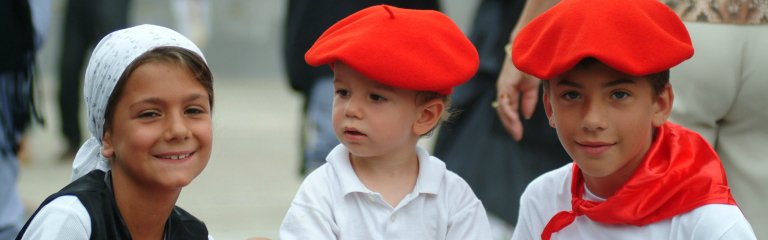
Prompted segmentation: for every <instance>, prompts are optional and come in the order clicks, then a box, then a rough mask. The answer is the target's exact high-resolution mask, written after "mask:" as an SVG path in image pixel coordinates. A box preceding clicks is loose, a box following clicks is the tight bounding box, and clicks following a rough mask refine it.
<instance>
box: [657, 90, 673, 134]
mask: <svg viewBox="0 0 768 240" xmlns="http://www.w3.org/2000/svg"><path fill="white" fill-rule="evenodd" d="M674 100H675V94H674V93H673V92H672V85H671V84H669V83H667V85H666V86H664V89H663V90H661V93H659V96H657V97H656V101H654V103H653V118H652V123H653V126H654V127H659V126H661V125H662V124H664V122H666V121H667V118H669V115H670V114H671V113H672V102H673V101H674Z"/></svg>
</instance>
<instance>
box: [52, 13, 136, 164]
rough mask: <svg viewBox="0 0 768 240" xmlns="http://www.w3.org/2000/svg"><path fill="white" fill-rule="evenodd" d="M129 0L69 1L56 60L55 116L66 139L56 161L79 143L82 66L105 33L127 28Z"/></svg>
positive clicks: (68, 157) (69, 156)
mask: <svg viewBox="0 0 768 240" xmlns="http://www.w3.org/2000/svg"><path fill="white" fill-rule="evenodd" d="M129 6H130V0H69V1H67V5H66V13H65V15H66V16H65V18H66V19H65V22H64V36H63V39H62V45H61V53H60V58H59V93H58V100H59V101H58V103H59V116H60V123H61V132H62V134H63V136H64V138H65V139H66V144H65V149H64V152H63V153H62V155H61V157H60V159H61V160H62V161H64V160H67V161H68V160H71V159H73V157H74V156H75V153H77V149H78V148H80V144H81V143H82V135H81V130H80V95H81V92H82V88H83V87H82V84H81V77H82V71H83V64H84V63H85V60H86V58H87V56H88V55H89V54H88V53H89V52H90V50H91V49H92V48H93V47H94V45H96V43H97V42H98V41H99V40H100V39H101V38H102V37H104V36H105V35H107V34H108V33H110V32H112V31H114V30H117V29H121V28H125V27H127V26H128V9H129Z"/></svg>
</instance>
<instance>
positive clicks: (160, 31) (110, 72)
mask: <svg viewBox="0 0 768 240" xmlns="http://www.w3.org/2000/svg"><path fill="white" fill-rule="evenodd" d="M162 46H176V47H181V48H185V49H187V50H190V51H192V52H194V53H196V54H197V55H199V56H200V57H201V58H203V60H204V61H205V57H204V56H203V53H202V52H201V51H200V49H198V48H197V46H195V44H194V43H192V41H190V40H189V39H187V38H186V37H184V36H183V35H181V34H179V33H177V32H175V31H173V30H171V29H168V28H165V27H160V26H155V25H140V26H136V27H131V28H126V29H122V30H118V31H115V32H112V33H110V34H109V35H107V36H106V37H104V38H103V39H101V41H100V42H99V44H98V45H96V48H95V49H94V50H93V54H92V55H91V59H90V61H89V62H88V68H87V69H86V72H85V84H84V88H83V96H84V97H85V105H86V108H87V110H88V131H89V132H90V133H91V137H90V138H89V139H88V140H87V141H85V143H84V144H83V146H81V147H80V150H78V151H77V155H76V156H75V161H74V162H73V163H72V179H71V180H72V181H74V180H75V179H78V178H80V177H82V176H84V175H86V174H88V173H89V172H91V171H92V170H94V169H100V170H102V171H107V170H109V169H110V165H109V162H108V161H107V159H106V158H105V157H104V156H102V155H101V148H102V146H101V140H102V136H103V133H104V118H105V116H104V113H105V111H106V108H107V101H109V97H110V96H111V95H112V90H113V89H114V88H115V85H116V84H117V81H118V80H119V79H120V76H122V75H123V72H124V71H125V70H126V68H127V67H128V65H130V64H131V63H132V62H133V60H134V59H136V58H137V57H139V56H141V55H142V54H144V53H145V52H148V51H150V50H152V49H154V48H157V47H162Z"/></svg>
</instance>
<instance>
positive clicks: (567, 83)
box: [557, 79, 582, 88]
mask: <svg viewBox="0 0 768 240" xmlns="http://www.w3.org/2000/svg"><path fill="white" fill-rule="evenodd" d="M557 86H568V87H575V88H581V87H582V86H581V84H578V83H576V82H574V81H571V80H568V79H563V80H560V81H558V82H557Z"/></svg>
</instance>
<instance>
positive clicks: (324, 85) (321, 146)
mask: <svg viewBox="0 0 768 240" xmlns="http://www.w3.org/2000/svg"><path fill="white" fill-rule="evenodd" d="M333 95H334V91H333V76H328V77H323V78H320V79H318V80H317V82H315V85H314V86H313V87H312V90H311V93H310V95H309V99H308V102H307V104H308V105H307V113H306V115H305V119H304V139H303V141H304V173H305V174H309V173H310V172H312V171H313V170H315V169H316V168H318V167H320V166H321V165H323V164H324V163H325V157H326V156H327V155H328V153H329V152H330V151H331V150H332V149H333V148H334V147H336V145H338V144H339V140H338V139H336V134H334V132H333V121H332V119H331V118H332V116H331V115H332V114H331V112H332V108H333Z"/></svg>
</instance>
